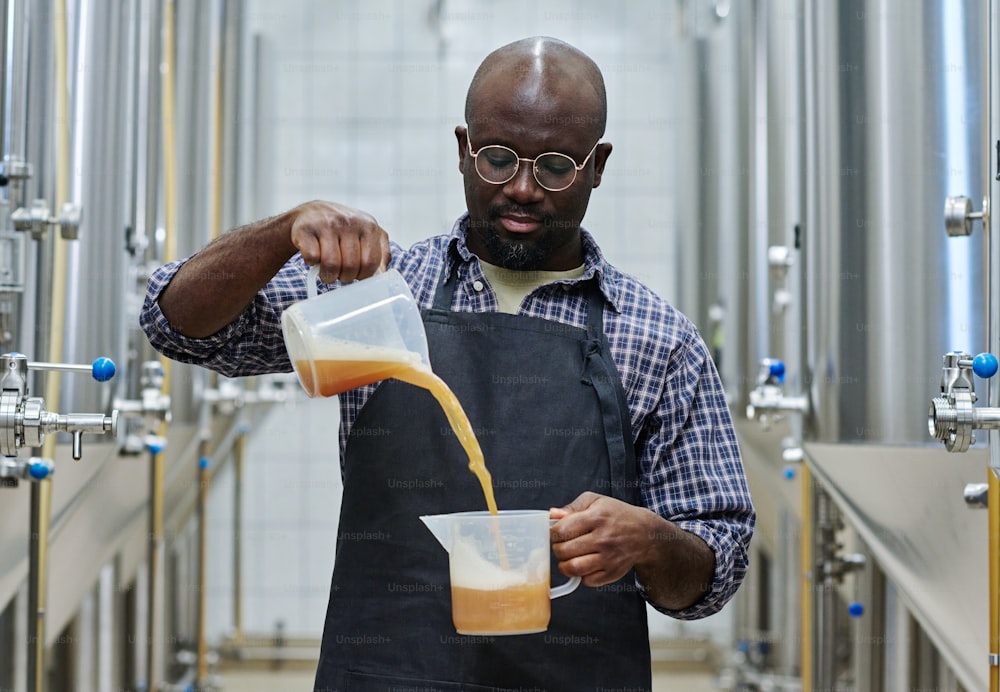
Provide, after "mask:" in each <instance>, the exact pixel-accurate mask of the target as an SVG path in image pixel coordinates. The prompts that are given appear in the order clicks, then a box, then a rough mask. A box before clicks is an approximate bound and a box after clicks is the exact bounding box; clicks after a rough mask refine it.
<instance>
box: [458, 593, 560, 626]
mask: <svg viewBox="0 0 1000 692" xmlns="http://www.w3.org/2000/svg"><path fill="white" fill-rule="evenodd" d="M551 603H552V602H551V600H550V599H549V583H548V581H543V582H538V583H535V584H517V585H514V586H508V587H506V588H501V589H472V588H466V587H463V586H456V585H455V583H454V580H453V581H452V585H451V616H452V621H453V622H454V623H455V629H456V630H457V631H458V633H459V634H480V635H487V634H530V633H532V632H544V631H545V630H546V629H547V628H548V626H549V617H550V615H551V611H552V606H551Z"/></svg>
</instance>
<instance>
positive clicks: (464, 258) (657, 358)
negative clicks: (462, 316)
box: [140, 215, 755, 619]
mask: <svg viewBox="0 0 1000 692" xmlns="http://www.w3.org/2000/svg"><path fill="white" fill-rule="evenodd" d="M467 220H468V216H467V215H463V216H462V217H461V218H460V219H459V220H458V221H457V222H456V223H455V226H454V228H453V229H452V232H451V234H450V235H448V236H436V237H433V238H429V239H427V240H424V241H421V242H420V243H417V244H416V245H414V246H413V247H411V248H410V249H409V250H405V249H403V248H401V247H400V246H398V245H395V244H393V245H392V262H391V266H392V267H395V268H396V269H397V270H398V271H399V272H400V273H401V274H402V275H403V277H404V278H405V279H406V281H407V283H408V284H409V285H410V288H411V289H412V291H413V295H414V297H415V298H416V301H417V303H418V304H419V305H420V307H421V308H429V307H431V305H432V303H433V300H434V292H435V288H436V286H437V281H438V277H439V275H440V272H441V270H442V268H443V267H444V266H445V265H446V261H447V259H448V258H449V256H451V257H455V258H456V260H457V263H456V264H454V265H453V266H451V267H450V270H451V271H456V270H457V271H458V276H459V281H458V284H457V286H456V289H455V295H454V302H453V304H452V309H453V310H456V311H459V312H493V311H496V310H497V302H496V296H495V295H494V293H493V292H492V290H490V287H489V282H488V281H487V279H486V277H485V276H484V275H483V271H482V268H481V267H480V265H479V261H478V259H477V258H476V257H475V256H474V255H472V254H471V253H470V252H469V250H468V248H467V247H466V244H465V228H466V224H467ZM583 248H584V253H585V259H584V274H583V276H582V277H581V278H579V279H572V280H562V281H556V282H554V283H551V284H548V285H545V286H542V287H540V288H538V289H536V290H535V291H533V292H532V293H531V294H530V295H529V296H528V297H527V298H526V299H525V301H524V303H523V304H522V305H521V308H520V311H519V314H522V315H530V316H532V317H540V318H543V319H547V320H553V321H556V322H561V323H564V324H569V325H573V326H576V327H580V328H586V325H587V299H586V294H585V292H584V291H574V290H573V285H574V284H578V283H580V282H582V281H586V280H589V279H592V278H593V277H594V276H597V277H598V280H599V285H600V288H601V291H602V292H603V294H604V297H605V299H606V301H607V303H606V306H605V310H604V313H605V314H604V331H605V336H606V338H607V340H608V344H609V346H610V350H611V355H612V358H613V359H614V362H615V364H616V366H617V368H618V372H619V374H620V375H621V379H622V384H623V386H624V389H625V395H626V398H627V400H628V404H629V415H630V419H631V424H632V440H633V443H634V445H635V450H636V458H637V460H638V463H639V467H640V485H641V491H642V499H643V503H644V504H645V506H646V507H647V508H649V509H650V510H652V511H654V512H656V513H658V514H659V515H661V516H662V517H664V518H666V519H668V520H669V521H672V522H674V523H675V524H677V525H678V526H680V527H681V528H683V529H685V530H686V531H689V532H691V533H694V534H696V535H698V536H700V537H701V538H703V539H704V540H705V542H706V543H708V545H709V546H710V547H711V548H712V550H713V551H714V552H715V576H714V580H713V583H712V588H711V590H710V592H709V593H708V594H707V595H706V596H705V598H703V599H702V600H700V601H699V602H698V603H696V604H695V605H693V606H691V607H690V608H687V609H685V610H680V611H666V610H664V611H663V612H665V613H667V614H668V615H671V616H672V617H675V618H679V619H697V618H702V617H705V616H707V615H711V614H712V613H715V612H717V611H718V610H719V609H721V608H722V606H723V605H725V603H726V602H728V601H729V599H730V598H731V597H732V595H733V594H734V593H735V591H736V589H737V587H738V586H739V585H740V583H741V582H742V581H743V577H744V575H745V573H746V567H747V560H748V558H747V547H748V545H749V542H750V536H751V534H752V532H753V526H754V520H755V515H754V510H753V506H752V504H751V500H750V495H749V491H748V489H747V486H746V479H745V478H744V475H743V467H742V462H741V459H740V451H739V446H738V444H737V441H736V434H735V431H734V429H733V424H732V419H731V417H730V413H729V407H728V404H727V403H726V397H725V393H724V392H723V389H722V384H721V382H720V380H719V376H718V373H717V371H716V369H715V365H714V363H713V362H712V360H711V358H710V356H709V353H708V349H707V347H706V345H705V343H704V341H703V340H702V338H701V335H700V334H699V333H698V331H697V329H696V327H695V326H694V325H693V324H692V323H691V321H690V320H689V319H688V318H686V317H685V316H684V315H682V314H681V313H680V312H678V311H677V310H675V309H674V308H673V307H671V306H670V305H669V304H668V303H667V302H666V301H664V300H663V299H661V298H659V297H658V296H656V295H655V294H654V293H653V292H652V291H650V290H649V289H648V288H647V287H646V286H644V285H643V284H641V283H640V282H639V281H638V280H637V279H635V278H634V277H631V276H628V275H627V274H624V273H622V272H621V271H619V270H618V269H616V268H615V267H613V266H612V265H611V264H609V263H608V262H607V261H606V260H605V259H604V256H603V254H602V253H601V250H600V248H599V247H598V246H597V243H596V242H595V241H594V239H593V237H592V236H591V235H590V234H589V233H588V232H587V231H585V230H584V231H583ZM183 263H184V260H180V261H177V262H174V263H171V264H168V265H166V266H164V267H161V268H159V269H158V270H156V271H155V272H154V273H153V275H152V276H151V277H150V279H149V286H148V289H147V294H146V300H145V304H144V306H143V310H142V314H141V316H140V323H141V325H142V327H143V329H144V330H145V331H146V335H147V336H148V338H149V341H150V343H151V344H152V345H153V346H154V347H155V348H156V349H157V350H159V351H160V352H161V353H163V354H164V355H166V356H167V357H169V358H171V359H174V360H177V361H181V362H184V363H194V364H197V365H200V366H203V367H206V368H211V369H212V370H215V371H217V372H219V373H221V374H223V375H226V376H228V377H238V376H245V375H259V374H264V373H272V372H289V371H290V370H291V364H290V362H289V360H288V354H287V352H286V351H285V347H284V341H283V338H282V332H281V313H282V311H283V310H284V309H285V308H286V307H288V306H289V305H291V304H292V303H294V302H296V301H298V300H302V299H304V298H305V297H306V287H305V275H306V270H307V269H306V266H305V264H304V262H303V261H302V257H301V256H300V255H296V256H295V257H293V258H292V259H291V260H289V262H288V263H287V264H286V265H285V266H284V268H282V269H281V271H279V272H278V274H277V275H275V277H274V279H272V280H271V282H270V283H269V284H268V285H267V286H266V287H265V288H264V289H262V290H261V291H260V292H259V293H258V294H257V297H256V299H255V300H254V302H253V303H252V304H251V305H250V306H249V307H248V308H247V309H246V311H245V312H244V313H243V314H242V315H241V316H240V317H239V318H237V319H236V320H235V321H234V322H232V323H231V324H230V325H228V326H227V327H225V328H223V329H222V330H221V331H219V332H218V333H216V334H214V335H212V336H210V337H207V338H204V339H190V338H187V337H184V336H182V335H180V334H178V333H176V332H174V331H173V330H172V329H171V327H170V324H169V323H168V322H167V320H166V318H165V317H164V316H163V313H162V312H160V309H159V306H158V304H157V302H156V301H157V298H158V296H159V295H160V292H161V291H162V290H163V288H164V287H165V286H166V285H167V284H168V283H169V282H170V279H171V277H173V275H174V273H175V272H176V271H177V270H178V268H179V267H180V266H181V265H182V264H183ZM324 290H329V287H327V286H324V285H320V286H319V291H320V292H323V291H324ZM374 389H375V385H370V386H366V387H360V388H358V389H355V390H352V391H350V392H346V393H344V394H341V395H340V407H341V430H340V438H341V439H340V442H341V458H343V449H344V445H345V444H346V440H347V435H348V433H349V432H350V428H351V425H352V423H353V422H354V420H355V418H356V417H357V414H358V411H359V410H360V409H361V407H362V406H363V405H364V403H365V401H367V399H368V397H369V396H370V395H371V393H372V392H373V391H374ZM640 587H641V585H640Z"/></svg>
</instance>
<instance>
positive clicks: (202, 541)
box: [195, 16, 226, 685]
mask: <svg viewBox="0 0 1000 692" xmlns="http://www.w3.org/2000/svg"><path fill="white" fill-rule="evenodd" d="M224 20H225V17H224V16H223V21H224ZM225 41H226V33H225V26H220V32H219V42H218V45H217V48H218V52H217V53H216V56H215V60H214V63H215V65H214V70H213V74H212V81H213V84H212V87H213V91H214V93H215V104H214V105H215V109H214V112H213V113H212V166H211V171H212V175H213V176H214V177H213V179H212V199H211V229H210V231H209V233H210V236H211V240H215V239H216V238H218V237H219V234H220V233H221V231H222V177H223V157H222V155H223V146H222V136H223V112H222V111H223V79H222V67H223V58H224V57H225ZM211 382H212V387H214V388H217V387H218V378H216V377H211ZM202 406H211V404H209V403H208V402H205V401H203V402H202ZM208 415H209V416H211V411H209V413H208ZM206 434H207V433H206ZM200 447H201V449H200V450H199V457H198V481H199V484H198V485H199V491H198V587H199V588H198V632H197V650H198V651H197V675H196V677H195V681H196V683H198V685H202V684H204V683H205V681H207V679H208V619H207V615H208V493H209V487H210V485H211V482H212V472H211V470H210V468H209V463H208V460H209V457H210V455H211V444H210V442H209V441H208V439H207V438H206V439H204V440H202V443H201V445H200Z"/></svg>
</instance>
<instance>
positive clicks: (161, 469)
mask: <svg viewBox="0 0 1000 692" xmlns="http://www.w3.org/2000/svg"><path fill="white" fill-rule="evenodd" d="M175 18H176V13H175V3H174V0H165V2H164V3H163V17H162V27H163V31H162V35H161V41H162V45H161V50H162V61H161V62H160V63H159V65H160V69H159V70H158V71H157V72H158V73H159V76H160V84H159V86H160V90H159V103H160V112H159V114H158V115H159V117H160V118H161V120H162V136H163V190H164V201H163V217H164V223H163V227H164V241H163V257H162V260H163V262H171V261H173V259H174V258H175V257H176V254H177V241H176V229H175V227H174V226H175V220H176V204H177V196H176V187H177V186H176V183H177V172H176V161H177V157H176V142H175V138H174V132H175V129H174V126H175V112H176V106H175V100H174V96H175V89H174V80H175V78H176V71H175V66H176V55H175V32H174V23H175ZM152 65H153V63H152V61H151V62H150V67H151V69H152ZM151 91H152V90H151ZM151 100H154V99H153V97H152V96H151ZM151 115H152V112H151ZM150 146H151V147H152V146H153V145H152V142H150ZM152 161H155V156H153V155H152V154H150V157H149V160H148V161H147V171H148V170H149V165H150V164H151V162H152ZM153 179H155V176H151V177H150V178H149V179H147V181H146V182H147V191H149V189H150V188H149V184H150V183H151V181H152V180H153ZM153 198H154V199H155V196H154V197H153ZM147 219H148V216H147ZM147 232H148V229H147ZM161 362H162V364H163V387H162V389H163V393H164V394H165V395H168V394H169V393H170V384H171V361H170V360H169V359H167V358H161ZM160 431H161V436H165V434H166V423H165V422H164V423H162V424H161V426H160ZM152 463H153V469H152V472H151V474H150V479H151V484H152V485H151V488H150V513H151V523H152V527H151V532H150V533H151V542H152V543H153V545H151V546H150V548H151V549H150V570H149V579H150V589H149V596H150V598H151V599H152V602H151V604H150V609H149V615H150V617H149V628H150V631H149V650H148V654H147V660H148V664H149V680H148V684H149V690H150V692H157V691H158V690H159V688H160V685H161V684H162V681H163V680H165V675H164V671H163V665H162V653H163V652H162V650H161V649H162V646H161V641H160V636H161V634H162V626H161V623H162V620H163V591H162V585H161V584H160V576H161V575H160V570H162V568H163V559H162V558H163V552H164V546H163V502H164V498H163V494H164V485H165V484H164V477H165V473H166V470H165V466H164V459H163V453H162V451H161V452H159V453H154V454H153V457H152Z"/></svg>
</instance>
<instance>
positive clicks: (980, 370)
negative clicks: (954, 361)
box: [972, 353, 997, 380]
mask: <svg viewBox="0 0 1000 692" xmlns="http://www.w3.org/2000/svg"><path fill="white" fill-rule="evenodd" d="M972 372H974V373H976V374H977V375H978V376H979V377H981V378H983V379H984V380H988V379H989V378H991V377H993V376H994V375H995V374H996V373H997V357H996V356H994V355H993V354H992V353H980V354H979V355H978V356H976V357H975V358H973V359H972Z"/></svg>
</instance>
